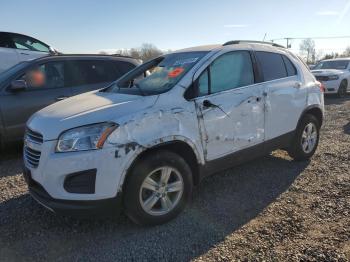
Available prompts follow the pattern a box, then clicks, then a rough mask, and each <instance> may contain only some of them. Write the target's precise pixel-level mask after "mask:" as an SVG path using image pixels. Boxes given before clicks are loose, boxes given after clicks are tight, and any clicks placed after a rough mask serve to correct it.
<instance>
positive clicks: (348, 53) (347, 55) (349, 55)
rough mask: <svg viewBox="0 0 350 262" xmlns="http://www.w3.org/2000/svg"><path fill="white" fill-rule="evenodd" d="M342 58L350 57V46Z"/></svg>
mask: <svg viewBox="0 0 350 262" xmlns="http://www.w3.org/2000/svg"><path fill="white" fill-rule="evenodd" d="M342 57H350V46H348V47H347V48H346V49H345V51H344V53H343V54H342Z"/></svg>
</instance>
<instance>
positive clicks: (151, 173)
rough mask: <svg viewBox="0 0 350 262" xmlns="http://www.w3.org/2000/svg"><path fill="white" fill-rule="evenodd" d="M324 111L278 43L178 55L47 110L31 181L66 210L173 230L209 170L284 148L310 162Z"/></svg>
mask: <svg viewBox="0 0 350 262" xmlns="http://www.w3.org/2000/svg"><path fill="white" fill-rule="evenodd" d="M323 110H324V105H323V93H322V90H321V88H320V84H319V83H318V82H317V81H316V80H315V78H314V76H313V75H312V74H311V73H310V71H309V70H308V69H307V68H306V66H305V65H304V64H303V63H302V62H301V61H300V60H299V59H298V58H297V57H296V56H295V55H293V54H292V53H291V52H289V51H288V50H286V49H284V48H282V47H280V46H277V45H275V44H269V43H256V42H247V41H231V42H228V43H226V44H224V45H216V46H205V47H196V48H190V49H185V50H180V51H177V52H174V53H171V54H167V55H164V56H160V57H158V58H156V59H154V60H151V61H149V62H147V63H145V64H143V65H141V66H139V67H137V68H136V69H135V70H133V71H131V72H129V73H128V74H126V75H124V76H123V77H122V78H120V79H119V80H117V81H116V82H115V83H113V84H112V85H111V86H109V87H107V88H105V89H103V90H100V91H94V92H90V93H86V94H82V95H79V96H75V97H72V98H69V99H67V100H64V101H61V102H58V103H56V104H53V105H51V106H49V107H47V108H45V109H43V110H41V111H39V112H37V113H36V114H35V115H34V116H32V118H31V119H30V120H29V121H28V123H27V133H26V136H25V145H24V161H25V172H24V174H25V178H26V181H27V183H28V185H29V190H30V193H31V195H32V196H33V197H34V198H35V199H36V200H37V201H38V202H39V203H41V204H42V205H44V206H45V207H47V208H48V209H50V210H52V211H55V212H57V213H63V214H69V215H81V214H82V215H84V214H86V213H91V211H92V212H93V213H94V214H103V213H104V212H105V211H106V210H107V211H110V212H111V211H118V210H120V209H121V208H123V210H124V211H125V213H126V214H127V215H128V216H129V217H130V218H131V219H132V220H133V221H134V222H136V223H138V224H148V225H150V224H159V223H164V222H166V221H168V220H170V219H172V218H174V217H175V216H176V215H178V214H179V213H180V212H181V211H182V210H183V209H184V207H185V205H186V203H187V202H188V201H189V199H190V196H191V193H192V188H193V186H194V185H197V184H198V183H199V182H200V181H201V179H202V178H203V177H205V176H207V175H209V174H213V173H215V172H218V171H220V170H223V169H227V168H230V167H232V166H233V165H237V164H239V163H241V162H243V161H246V160H249V159H252V158H255V157H257V156H261V155H264V154H267V153H269V152H271V151H272V150H274V149H278V148H283V149H286V150H288V152H289V154H290V155H291V156H292V157H293V158H294V159H297V160H305V159H308V158H310V157H311V156H312V155H313V154H314V152H315V150H316V148H317V144H318V140H319V130H320V127H321V125H322V120H323ZM282 172H283V171H282ZM218 179H219V178H218Z"/></svg>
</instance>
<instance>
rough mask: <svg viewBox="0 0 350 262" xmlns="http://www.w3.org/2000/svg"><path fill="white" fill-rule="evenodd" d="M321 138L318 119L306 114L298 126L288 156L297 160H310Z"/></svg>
mask: <svg viewBox="0 0 350 262" xmlns="http://www.w3.org/2000/svg"><path fill="white" fill-rule="evenodd" d="M319 136H320V124H319V122H318V120H317V118H316V117H315V116H313V115H311V114H306V115H305V116H304V117H303V119H302V120H301V122H300V123H299V125H298V128H297V130H296V134H295V137H294V139H293V141H292V144H291V146H290V148H289V149H288V154H289V155H290V156H291V157H292V158H294V159H295V160H299V161H302V160H308V159H309V158H311V157H312V156H313V154H314V153H315V151H316V149H317V146H318V141H319Z"/></svg>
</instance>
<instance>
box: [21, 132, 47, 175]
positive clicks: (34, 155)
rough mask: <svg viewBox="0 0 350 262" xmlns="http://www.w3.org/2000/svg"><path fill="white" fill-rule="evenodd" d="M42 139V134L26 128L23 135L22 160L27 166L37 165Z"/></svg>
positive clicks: (34, 166)
mask: <svg viewBox="0 0 350 262" xmlns="http://www.w3.org/2000/svg"><path fill="white" fill-rule="evenodd" d="M43 141H44V139H43V136H42V134H40V133H38V132H35V131H33V130H30V129H29V128H27V130H26V134H25V136H24V161H25V162H26V164H27V165H28V166H29V167H32V168H36V167H38V166H39V161H40V156H41V145H42V143H43Z"/></svg>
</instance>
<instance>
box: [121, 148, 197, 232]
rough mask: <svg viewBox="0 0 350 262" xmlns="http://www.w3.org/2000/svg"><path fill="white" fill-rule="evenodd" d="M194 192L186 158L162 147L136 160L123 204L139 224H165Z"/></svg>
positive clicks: (129, 177)
mask: <svg viewBox="0 0 350 262" xmlns="http://www.w3.org/2000/svg"><path fill="white" fill-rule="evenodd" d="M191 193H192V173H191V169H190V167H189V166H188V164H187V163H186V161H185V160H184V159H183V158H182V157H180V156H179V155H177V154H175V153H173V152H170V151H163V150H162V151H158V152H155V153H153V154H152V155H148V156H146V157H145V158H144V159H142V160H140V161H139V162H138V163H136V165H135V167H134V168H133V169H132V171H131V172H130V174H129V176H128V178H127V181H126V187H125V198H124V207H125V211H126V214H127V215H128V217H129V218H130V219H131V220H133V221H134V222H135V223H137V224H141V225H156V224H162V223H165V222H167V221H169V220H171V219H173V218H175V217H176V216H177V215H178V214H179V213H180V212H181V211H182V210H183V209H184V208H185V206H186V203H187V202H188V201H189V199H190V196H191Z"/></svg>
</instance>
